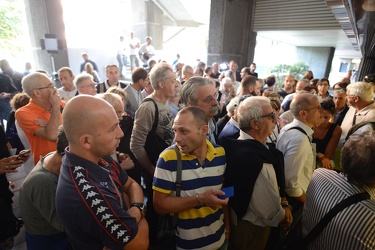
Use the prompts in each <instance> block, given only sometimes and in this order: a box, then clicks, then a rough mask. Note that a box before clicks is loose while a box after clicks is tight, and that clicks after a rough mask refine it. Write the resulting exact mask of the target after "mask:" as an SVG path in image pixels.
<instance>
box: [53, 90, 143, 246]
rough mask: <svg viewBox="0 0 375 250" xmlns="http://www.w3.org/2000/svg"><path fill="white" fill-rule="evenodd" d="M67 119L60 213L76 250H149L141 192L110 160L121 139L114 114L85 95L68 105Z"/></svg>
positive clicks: (58, 201) (101, 102)
mask: <svg viewBox="0 0 375 250" xmlns="http://www.w3.org/2000/svg"><path fill="white" fill-rule="evenodd" d="M64 119H65V121H64V122H63V126H64V129H65V133H66V136H67V138H68V140H69V148H67V149H66V150H65V157H64V159H63V165H62V167H61V173H60V177H59V182H58V187H57V191H56V210H57V214H58V216H59V218H60V220H61V221H62V223H63V224H64V226H65V231H66V233H67V235H68V237H69V239H70V242H71V244H72V246H73V249H98V250H99V249H103V248H104V249H107V248H109V249H147V248H148V225H147V222H146V220H145V219H144V218H143V214H144V211H143V209H144V205H143V199H144V197H143V192H142V189H141V187H140V186H139V185H138V184H137V183H136V182H135V181H134V180H133V179H132V178H130V177H128V176H127V174H126V173H125V171H124V170H122V169H121V167H120V166H119V165H118V163H116V162H115V161H114V160H113V159H112V158H111V157H110V156H109V155H111V154H113V153H114V152H115V151H116V148H117V147H118V145H119V142H120V138H121V137H122V136H123V133H122V130H121V128H120V127H119V122H118V117H117V115H116V112H115V110H114V109H113V107H112V106H111V105H110V104H109V103H107V102H106V101H104V100H102V99H99V98H95V97H92V96H87V95H82V96H77V97H74V98H73V99H71V100H70V101H69V103H68V104H67V105H66V107H65V110H64V112H63V120H64ZM77 121H80V122H79V123H77ZM123 193H125V194H126V196H127V199H124V195H123Z"/></svg>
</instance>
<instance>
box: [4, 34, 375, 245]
mask: <svg viewBox="0 0 375 250" xmlns="http://www.w3.org/2000/svg"><path fill="white" fill-rule="evenodd" d="M132 39H133V40H134V41H133V42H132V43H133V45H134V49H136V48H139V47H141V46H140V43H139V41H138V40H137V39H134V38H133V37H132ZM146 40H147V42H146V46H145V47H146V48H145V50H146V52H144V53H143V52H142V53H141V52H139V53H140V54H139V55H137V54H136V53H132V54H131V55H130V60H131V65H132V68H133V69H132V75H131V83H130V84H129V85H126V84H124V83H123V82H120V78H121V75H122V67H123V65H124V61H123V60H124V59H123V57H122V55H123V53H122V52H121V51H119V53H118V59H119V66H117V65H115V64H111V65H107V66H106V80H105V81H103V82H96V81H95V77H94V76H93V75H92V73H90V71H91V72H92V71H93V70H95V67H96V64H95V63H94V62H92V61H90V60H89V59H88V56H87V54H84V55H83V56H84V58H85V62H84V63H82V65H81V72H82V73H80V74H79V75H76V76H74V74H73V72H72V70H71V69H70V68H69V67H62V68H60V69H59V70H58V77H59V80H60V82H61V85H62V86H61V87H60V88H58V89H57V88H56V87H55V83H54V81H52V80H51V79H50V77H49V76H48V74H47V73H46V72H44V71H38V72H33V73H29V74H27V75H26V76H23V78H22V77H21V78H22V80H21V81H20V82H17V81H18V80H20V79H18V78H19V77H18V76H14V79H13V78H12V76H13V75H14V72H13V71H11V72H13V75H11V74H9V73H7V72H9V71H6V70H4V69H3V65H5V66H6V65H7V66H8V67H9V64H7V62H6V61H5V60H2V61H0V64H1V65H0V66H2V69H3V74H0V80H1V83H0V92H1V96H0V98H1V99H0V100H1V101H3V102H1V106H2V108H3V104H4V103H6V102H7V105H9V107H11V108H8V109H7V110H3V109H2V112H1V115H2V117H3V118H4V117H6V119H8V115H9V114H12V116H9V117H13V118H12V119H8V124H7V128H6V129H5V128H4V130H3V129H0V135H1V137H2V139H1V145H0V147H1V155H0V156H1V159H0V181H1V185H0V199H1V200H0V201H1V204H0V205H1V211H5V210H6V211H7V213H8V214H12V213H11V203H12V200H11V198H12V193H11V192H10V191H9V185H10V184H9V182H8V181H7V179H6V174H7V173H13V172H16V171H17V168H18V167H19V166H20V165H22V164H26V163H25V162H27V161H28V159H30V160H29V161H28V163H29V164H31V165H32V166H31V167H30V171H31V172H30V171H29V172H30V173H29V172H28V175H27V177H26V179H25V181H24V182H23V184H22V186H21V189H20V196H19V200H20V208H21V215H22V220H23V222H24V226H25V230H26V236H25V240H26V245H27V248H28V249H70V248H73V249H167V248H166V246H165V245H163V244H164V243H163V244H162V242H161V241H159V238H158V235H159V233H160V227H159V225H160V222H161V218H163V217H162V216H161V215H165V214H177V227H176V228H175V232H176V233H175V243H173V244H174V246H173V248H177V249H281V247H282V245H283V244H285V242H286V241H292V242H293V241H294V242H297V243H298V242H299V241H302V238H303V237H305V236H306V235H309V232H311V231H312V230H313V228H314V227H315V226H316V225H317V224H318V222H319V221H320V220H321V219H322V217H323V216H324V215H325V214H326V213H328V212H329V211H330V210H331V208H333V207H334V206H335V205H336V203H338V202H340V201H342V200H344V199H346V198H347V197H350V196H351V195H354V194H357V193H360V192H367V193H368V194H369V196H370V197H371V199H366V200H364V201H361V202H357V203H356V204H355V205H353V206H352V207H351V208H350V210H349V209H348V210H346V211H345V213H342V214H340V215H337V216H336V217H334V219H333V220H334V223H331V224H329V225H328V226H327V227H326V229H324V230H323V231H322V232H321V233H320V234H319V235H318V236H317V239H316V240H313V241H312V243H310V245H309V246H308V247H309V249H372V248H375V232H374V230H373V223H372V221H373V220H374V219H375V215H374V214H375V213H374V212H375V202H374V201H373V200H374V199H375V168H374V166H375V161H374V157H372V156H373V154H374V153H375V152H374V149H375V132H374V124H375V103H374V97H375V94H374V93H375V86H374V84H375V74H371V75H368V76H367V77H366V78H365V79H363V81H360V82H352V83H348V82H339V83H336V84H335V85H334V86H333V89H334V91H333V96H331V95H330V94H329V91H328V90H329V87H330V83H329V80H328V79H327V78H322V79H319V80H317V81H316V80H314V78H313V73H312V72H311V71H309V72H307V73H306V75H305V76H304V78H303V79H296V78H295V77H294V76H291V75H288V76H286V77H285V79H284V81H283V87H282V89H279V90H278V89H276V86H275V82H276V80H275V77H273V76H270V77H268V78H267V79H264V80H263V79H259V78H258V74H257V73H256V72H255V71H256V64H255V63H252V64H250V65H249V66H248V67H244V68H242V69H241V70H239V69H238V65H237V63H236V62H235V61H231V62H230V63H229V68H228V69H227V70H225V71H222V72H219V67H218V66H219V64H218V63H216V62H215V63H213V64H212V65H211V66H207V65H206V64H205V63H203V62H199V63H198V64H197V65H186V64H183V63H181V62H179V60H178V59H179V55H178V59H177V60H176V61H175V62H174V65H173V66H172V65H171V64H168V63H166V62H163V61H161V62H159V63H156V62H155V64H154V65H152V66H151V67H150V68H149V69H148V70H146V69H144V68H143V67H138V66H139V62H138V56H142V57H141V61H144V62H146V61H147V60H149V59H150V58H147V56H152V52H150V51H149V50H148V49H147V46H150V45H151V41H152V39H151V38H150V37H148V38H147V39H146ZM121 42H123V39H121V38H120V43H121ZM139 51H141V49H140V50H139ZM133 52H134V51H133ZM147 54H148V55H147ZM4 61H5V62H6V63H4ZM120 61H121V62H120ZM133 63H134V65H133ZM90 65H91V67H90ZM88 66H89V67H88ZM19 84H21V85H20V86H19ZM9 101H11V104H9ZM10 105H11V106H10ZM12 109H13V111H12ZM6 112H8V113H7V114H6V116H5V113H6ZM4 131H5V132H6V134H5V132H4ZM16 147H17V149H18V151H17V152H14V155H13V156H10V152H11V149H13V148H16ZM340 156H341V157H340ZM340 158H341V161H337V160H336V161H335V159H340ZM34 166H35V167H34ZM179 171H180V172H181V180H180V183H178V184H177V183H176V182H177V176H176V175H177V173H178V172H179ZM228 187H229V188H231V187H233V189H234V195H233V194H232V195H229V194H228V193H226V192H227V191H224V190H222V189H223V188H228ZM177 189H179V192H176V190H177ZM4 209H5V210H4ZM356 211H361V212H360V213H359V212H356ZM1 213H3V212H1ZM0 217H1V215H0ZM13 217H14V216H13ZM6 222H7V223H8V224H4V223H5V220H4V221H3V220H0V232H1V234H0V235H1V238H0V249H11V248H12V240H13V237H14V235H15V234H16V233H17V232H13V231H12V230H8V229H9V228H10V227H12V226H13V224H12V223H16V222H18V220H12V221H9V220H7V221H6ZM18 223H19V222H18ZM351 225H355V226H351Z"/></svg>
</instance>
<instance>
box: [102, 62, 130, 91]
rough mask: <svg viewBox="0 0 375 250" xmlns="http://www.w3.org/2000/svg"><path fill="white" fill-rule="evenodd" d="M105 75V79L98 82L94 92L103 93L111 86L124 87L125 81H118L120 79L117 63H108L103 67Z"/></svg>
mask: <svg viewBox="0 0 375 250" xmlns="http://www.w3.org/2000/svg"><path fill="white" fill-rule="evenodd" d="M105 76H106V77H107V80H106V81H104V82H101V83H99V84H98V85H97V86H96V92H97V93H98V94H99V93H105V92H106V91H107V89H109V88H110V87H113V86H117V87H121V88H122V89H124V88H125V87H126V84H125V83H122V82H119V79H120V70H119V69H118V67H117V65H115V64H109V65H107V66H106V67H105Z"/></svg>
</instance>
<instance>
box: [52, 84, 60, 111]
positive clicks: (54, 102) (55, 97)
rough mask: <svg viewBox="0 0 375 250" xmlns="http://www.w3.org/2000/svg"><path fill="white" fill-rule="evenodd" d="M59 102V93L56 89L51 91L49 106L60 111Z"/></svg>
mask: <svg viewBox="0 0 375 250" xmlns="http://www.w3.org/2000/svg"><path fill="white" fill-rule="evenodd" d="M60 104H61V97H60V95H59V92H58V91H57V89H55V90H54V91H53V94H52V95H51V106H52V110H54V111H57V110H58V111H59V112H60Z"/></svg>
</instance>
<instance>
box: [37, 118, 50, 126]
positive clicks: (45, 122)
mask: <svg viewBox="0 0 375 250" xmlns="http://www.w3.org/2000/svg"><path fill="white" fill-rule="evenodd" d="M34 123H35V124H36V125H38V126H39V127H42V128H45V127H46V126H47V124H48V122H47V121H46V120H43V119H36V120H35V121H34Z"/></svg>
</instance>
